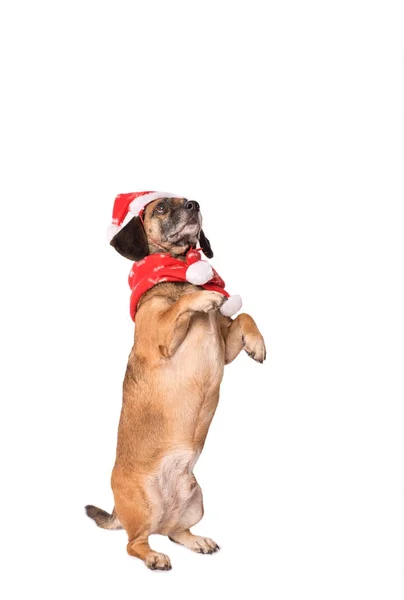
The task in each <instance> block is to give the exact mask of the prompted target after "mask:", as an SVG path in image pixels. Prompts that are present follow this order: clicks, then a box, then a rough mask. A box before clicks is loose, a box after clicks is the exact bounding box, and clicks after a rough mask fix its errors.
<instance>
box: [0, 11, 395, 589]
mask: <svg viewBox="0 0 404 600" xmlns="http://www.w3.org/2000/svg"><path fill="white" fill-rule="evenodd" d="M403 17H404V15H403V6H402V3H401V2H394V1H387V0H383V1H380V2H377V1H369V0H368V1H366V2H365V1H362V2H361V1H359V0H356V1H355V0H346V1H345V0H340V1H339V2H324V1H320V0H319V1H317V2H316V1H313V0H309V1H307V2H300V1H291V0H277V1H271V2H258V1H251V0H250V1H249V2H239V1H232V2H230V1H229V2H226V1H218V0H216V1H214V2H213V1H207V0H204V2H189V1H188V2H186V1H182V2H181V1H176V0H171V1H170V2H163V1H161V2H157V1H153V0H147V1H146V0H144V1H143V2H140V1H137V2H136V1H132V2H116V1H114V2H90V1H83V0H81V1H80V2H78V1H72V0H71V1H69V2H50V1H49V2H41V1H37V2H4V3H3V4H2V8H1V14H0V23H1V25H0V28H1V31H0V45H1V57H2V59H1V60H2V66H1V84H2V92H1V171H2V175H1V184H0V185H1V190H0V193H1V195H0V198H1V213H2V214H1V232H2V233H1V236H0V243H1V246H2V247H1V259H2V260H1V264H2V267H1V270H2V282H3V284H4V285H3V286H2V292H1V300H2V310H1V341H2V348H3V357H2V361H1V371H2V375H1V385H2V388H3V389H2V393H1V401H2V408H1V411H2V415H1V445H2V451H1V457H2V470H1V476H2V477H1V489H2V492H1V501H2V505H3V506H2V510H1V514H2V523H1V534H0V537H1V541H2V546H3V551H4V557H3V558H2V572H3V576H2V582H1V583H2V586H4V587H5V588H7V589H6V590H5V592H4V593H3V594H2V596H3V597H4V598H7V599H13V598H28V597H29V598H42V599H48V598H49V599H50V598H52V599H53V598H60V599H64V598H79V599H81V598H83V599H84V598H86V599H87V598H112V597H113V598H139V597H149V598H160V597H161V598H163V597H164V598H168V599H171V598H173V599H174V598H175V599H176V600H182V599H183V598H195V599H202V598H203V599H206V598H208V597H212V598H227V597H229V598H231V597H234V596H235V595H236V594H240V596H241V597H246V596H247V597H251V598H271V599H274V600H289V599H290V600H291V599H293V600H296V599H300V598H310V599H311V600H317V599H319V600H320V599H321V600H323V599H327V600H334V599H336V600H340V599H342V598H343V599H344V600H351V599H352V600H358V599H362V598H363V599H366V600H376V599H377V600H398V599H399V598H401V597H402V595H401V592H402V564H403V547H402V533H403V527H402V470H403V458H402V456H403V453H402V433H403V411H402V373H401V371H402V359H403V353H402V332H403V329H402V301H403V289H402V266H403V265H402V262H403V255H402V226H403V221H402V217H403V215H402V134H403V127H402V124H403V123H402V121H403V120H402V112H403V93H402V92H403V75H402V73H403V68H402V67H403V31H402V30H403V22H404V21H403ZM143 189H157V190H159V189H162V190H166V191H172V192H178V193H179V194H183V195H186V196H188V197H190V198H195V199H197V200H198V201H199V202H200V204H201V206H202V211H203V215H204V220H205V230H206V233H207V235H208V237H209V238H210V240H211V242H212V245H213V248H214V251H215V258H214V260H213V264H214V266H215V267H216V268H217V270H218V271H219V273H221V274H222V276H223V277H224V278H225V280H226V282H227V285H228V289H229V290H230V291H231V292H232V293H240V294H242V296H243V299H244V305H245V309H246V310H247V311H248V312H250V313H251V314H252V315H253V316H254V318H255V319H256V321H257V323H258V324H259V326H260V327H261V329H262V331H263V333H264V335H265V338H266V341H267V346H268V351H269V358H268V361H267V363H266V364H265V365H264V366H261V365H259V364H255V363H254V362H252V361H251V360H250V359H249V358H248V357H247V356H246V355H243V356H240V358H239V359H238V360H237V361H236V362H235V363H234V364H232V365H230V366H229V367H228V368H227V369H226V374H225V380H224V383H223V387H222V396H221V403H220V406H219V409H218V412H217V415H216V417H215V420H214V422H213V425H212V428H211V431H210V434H209V437H208V440H207V445H206V448H205V451H204V453H203V455H202V457H201V459H200V462H199V463H198V465H197V468H196V475H197V477H198V479H199V481H200V483H201V485H202V488H203V490H204V495H205V509H206V516H205V517H204V520H203V521H202V523H201V524H200V525H198V526H197V528H196V531H197V532H200V533H203V534H204V535H208V536H211V537H213V538H214V539H215V540H216V541H218V542H219V543H220V544H221V546H222V550H221V552H220V553H218V554H217V555H215V556H199V555H194V554H192V553H191V552H189V551H188V550H186V549H184V548H181V547H179V546H176V545H174V544H171V542H169V541H168V540H166V539H163V538H156V539H155V540H153V546H154V547H155V548H156V549H157V550H160V551H163V552H166V553H168V554H169V555H170V557H171V560H172V563H173V570H172V571H171V572H170V573H152V572H149V571H148V570H147V569H146V568H145V567H144V565H143V564H142V563H141V562H140V561H137V560H135V559H133V558H130V557H128V556H127V555H126V550H125V546H126V538H125V534H124V533H123V532H108V531H101V530H98V529H97V528H96V527H95V526H94V524H93V523H92V522H90V521H89V520H88V519H87V518H86V517H85V516H84V509H83V507H84V505H85V504H87V503H94V504H96V505H98V506H101V507H103V508H105V509H111V508H112V495H111V492H110V489H109V477H110V471H111V468H112V465H113V461H114V451H115V440H116V429H117V422H118V418H119V412H120V402H121V382H122V379H123V375H124V371H125V366H126V360H127V355H128V353H129V350H130V346H131V342H132V336H133V327H132V324H131V321H130V318H129V316H128V301H129V289H128V288H127V282H126V277H127V274H128V270H129V268H130V263H129V262H128V261H125V260H124V259H123V258H122V257H120V256H119V255H118V254H116V253H115V252H114V251H113V250H112V249H111V248H110V247H109V246H108V244H107V243H106V240H105V229H106V227H107V225H108V223H109V222H110V218H111V211H112V205H113V200H114V198H115V196H116V194H117V193H119V192H129V191H138V190H143Z"/></svg>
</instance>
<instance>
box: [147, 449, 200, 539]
mask: <svg viewBox="0 0 404 600" xmlns="http://www.w3.org/2000/svg"><path fill="white" fill-rule="evenodd" d="M198 457H199V452H198V451H195V450H193V449H191V448H186V447H183V448H177V449H176V450H173V451H172V452H170V453H168V454H167V455H166V456H164V458H163V459H162V460H161V462H160V464H159V465H158V468H157V471H156V472H155V474H153V475H150V476H149V477H148V478H147V482H146V492H147V494H148V497H149V501H150V506H151V509H152V510H151V531H152V532H153V533H160V534H163V535H168V534H170V533H172V532H174V531H176V530H184V529H188V528H189V527H192V526H193V525H195V524H196V523H197V522H198V521H199V520H200V519H201V518H202V515H203V506H202V493H201V489H200V487H199V485H198V483H197V482H196V479H195V477H194V475H193V472H192V471H193V468H194V466H195V463H196V461H197V459H198Z"/></svg>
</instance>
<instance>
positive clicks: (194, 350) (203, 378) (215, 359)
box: [172, 312, 225, 389]
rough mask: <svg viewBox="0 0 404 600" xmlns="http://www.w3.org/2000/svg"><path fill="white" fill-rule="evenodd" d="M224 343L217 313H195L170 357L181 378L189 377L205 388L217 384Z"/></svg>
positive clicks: (220, 372)
mask: <svg viewBox="0 0 404 600" xmlns="http://www.w3.org/2000/svg"><path fill="white" fill-rule="evenodd" d="M224 354H225V344H224V340H223V335H222V333H221V329H220V322H219V316H218V315H217V314H216V313H213V312H211V313H208V314H201V315H197V316H196V317H195V318H194V319H193V320H192V321H191V323H190V326H189V330H188V332H187V335H186V337H185V340H184V342H183V343H182V345H181V346H180V348H179V349H178V351H177V352H176V354H175V356H174V357H173V358H172V362H173V366H174V367H175V370H176V371H177V372H178V374H179V376H180V378H181V379H184V378H185V379H187V378H192V380H193V381H196V382H198V383H200V384H201V385H203V386H204V387H205V389H209V388H210V387H217V386H218V385H219V384H220V382H221V380H222V377H223V370H224Z"/></svg>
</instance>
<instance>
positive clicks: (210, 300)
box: [86, 198, 265, 570]
mask: <svg viewBox="0 0 404 600" xmlns="http://www.w3.org/2000/svg"><path fill="white" fill-rule="evenodd" d="M201 223H202V219H201V215H200V211H199V205H198V204H197V203H196V202H189V201H187V200H185V199H184V198H167V199H163V200H162V199H159V200H156V201H154V202H151V203H150V204H149V205H148V206H147V207H146V210H145V212H144V227H143V225H142V223H141V222H140V220H139V218H138V217H134V218H133V219H132V220H131V221H130V222H129V223H128V224H127V225H126V226H125V227H124V228H123V229H122V230H121V231H120V232H119V233H118V234H117V235H116V236H115V237H114V238H113V240H112V241H111V244H112V245H113V246H114V247H115V249H116V250H117V251H118V252H120V253H121V254H123V255H124V256H126V257H127V258H129V259H131V260H135V261H136V260H140V259H141V258H144V257H145V256H147V255H148V254H151V253H156V252H161V251H162V248H164V249H165V251H166V252H170V253H171V254H172V255H173V256H175V257H176V258H179V259H183V257H184V256H185V254H186V252H187V251H188V250H189V248H190V246H191V245H194V246H196V244H197V242H198V241H199V242H200V245H201V247H202V249H203V251H204V253H205V254H206V256H207V257H208V258H211V257H212V256H213V253H212V250H211V247H210V244H209V241H208V240H207V238H206V237H205V235H204V233H203V231H202V229H201ZM225 301H226V299H225V297H224V296H223V295H222V294H220V293H217V292H211V291H206V290H201V288H199V287H196V286H193V285H191V284H189V283H159V284H158V285H156V286H154V287H153V288H152V289H150V290H149V291H148V292H146V293H145V294H144V295H143V297H142V299H141V301H140V304H139V308H138V312H137V316H136V336H135V342H134V346H133V349H132V351H131V354H130V356H129V362H128V367H127V371H126V376H125V380H124V385H123V406H122V413H121V419H120V423H119V431H118V446H117V456H116V462H115V466H114V469H113V472H112V490H113V493H114V499H115V508H114V510H113V512H112V515H109V514H108V513H106V512H105V511H103V510H101V509H99V508H96V507H94V506H87V507H86V510H87V514H88V516H89V517H91V518H93V519H94V520H95V522H96V523H97V525H98V526H99V527H103V528H105V529H120V528H122V527H123V528H124V529H125V530H126V531H127V534H128V539H129V543H128V545H127V551H128V553H129V554H130V555H132V556H136V557H137V558H140V559H141V560H143V561H144V562H145V564H146V565H147V566H148V567H149V568H150V569H161V570H168V569H170V568H171V563H170V559H169V558H168V556H166V555H165V554H161V553H159V552H156V551H154V550H152V549H151V548H150V546H149V541H148V537H149V535H151V534H155V533H159V534H162V535H167V536H169V538H170V539H171V540H172V541H174V542H178V543H179V544H183V545H184V546H186V547H187V548H190V549H191V550H193V551H194V552H200V553H203V554H207V553H212V552H216V550H218V549H219V547H218V545H217V544H216V542H214V541H213V540H211V539H210V538H206V537H200V536H196V535H193V534H192V533H191V531H190V528H191V527H192V526H193V525H196V523H198V522H199V521H200V520H201V518H202V516H203V502H202V492H201V488H200V487H199V485H198V483H197V481H196V479H195V476H194V474H193V469H194V466H195V463H196V461H197V460H198V457H199V455H200V453H201V452H202V449H203V446H204V443H205V438H206V435H207V433H208V429H209V426H210V423H211V421H212V418H213V415H214V414H215V410H216V407H217V403H218V400H219V388H220V383H221V380H222V377H223V371H224V366H225V365H226V364H229V363H230V362H232V361H233V360H234V359H235V358H236V356H237V355H238V354H239V353H240V351H241V350H243V349H244V350H245V351H246V352H247V353H248V354H249V356H251V357H252V358H253V359H254V360H256V361H258V362H261V363H262V362H263V361H264V359H265V344H264V340H263V338H262V335H261V334H260V332H259V330H258V328H257V326H256V324H255V322H254V321H253V319H252V318H251V317H250V316H249V315H247V314H241V315H239V316H238V317H237V318H236V319H234V320H232V319H230V318H228V317H224V316H223V315H222V314H221V313H220V312H219V310H218V309H219V308H220V307H221V305H222V304H223V303H224V302H225Z"/></svg>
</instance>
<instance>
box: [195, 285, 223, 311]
mask: <svg viewBox="0 0 404 600" xmlns="http://www.w3.org/2000/svg"><path fill="white" fill-rule="evenodd" d="M192 295H193V296H194V298H193V299H192V300H193V301H192V304H191V309H192V310H194V311H195V312H205V313H207V312H211V311H212V310H218V309H219V308H220V307H221V306H222V304H224V303H225V301H226V297H225V296H223V294H220V293H219V292H209V291H207V290H206V291H204V292H196V293H195V294H192Z"/></svg>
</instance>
